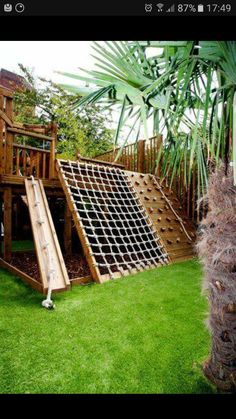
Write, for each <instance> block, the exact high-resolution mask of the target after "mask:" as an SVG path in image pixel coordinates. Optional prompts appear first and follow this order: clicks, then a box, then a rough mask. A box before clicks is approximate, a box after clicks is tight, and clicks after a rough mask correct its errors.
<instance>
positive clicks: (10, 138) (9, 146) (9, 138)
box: [5, 97, 14, 175]
mask: <svg viewBox="0 0 236 419" xmlns="http://www.w3.org/2000/svg"><path fill="white" fill-rule="evenodd" d="M6 115H7V116H8V118H9V119H10V120H11V121H12V120H13V99H12V98H10V97H8V98H7V99H6ZM13 142H14V134H13V133H12V132H9V131H8V130H7V127H6V147H5V161H6V168H5V170H6V174H10V175H11V174H12V170H13Z"/></svg>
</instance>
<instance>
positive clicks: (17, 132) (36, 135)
mask: <svg viewBox="0 0 236 419" xmlns="http://www.w3.org/2000/svg"><path fill="white" fill-rule="evenodd" d="M7 131H8V132H9V133H12V134H15V135H25V136H26V137H32V138H37V139H38V140H43V141H49V142H52V141H53V140H54V138H53V137H49V136H47V135H43V134H39V133H37V132H34V131H27V130H24V129H21V128H7Z"/></svg>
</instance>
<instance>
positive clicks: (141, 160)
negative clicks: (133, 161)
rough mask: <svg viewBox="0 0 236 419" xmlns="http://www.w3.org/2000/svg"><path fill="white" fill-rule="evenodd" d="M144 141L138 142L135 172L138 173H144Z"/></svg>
mask: <svg viewBox="0 0 236 419" xmlns="http://www.w3.org/2000/svg"><path fill="white" fill-rule="evenodd" d="M145 143H146V141H145V140H139V142H138V149H137V153H138V158H137V159H138V162H137V170H138V172H141V173H144V164H145Z"/></svg>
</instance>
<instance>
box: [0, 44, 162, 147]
mask: <svg viewBox="0 0 236 419" xmlns="http://www.w3.org/2000/svg"><path fill="white" fill-rule="evenodd" d="M91 46H92V42H91V41H0V68H4V69H6V70H9V71H12V72H15V73H19V74H20V72H19V67H18V64H23V65H24V66H25V67H28V68H29V69H30V70H33V74H34V76H38V77H43V78H46V79H47V80H52V81H53V82H55V83H59V84H60V83H62V84H63V83H65V84H73V85H76V84H80V85H83V86H84V85H85V83H84V82H81V81H77V80H75V79H69V78H67V77H64V76H61V75H59V74H57V73H56V71H63V72H69V73H73V74H76V73H79V72H80V70H79V67H81V68H85V69H86V70H91V69H93V68H94V59H93V57H92V56H91V54H92V53H93V49H92V47H91ZM155 52H156V51H155ZM80 73H81V72H80ZM82 74H83V75H84V73H82ZM118 117H119V112H118V110H114V111H113V112H112V119H113V121H112V123H111V125H110V126H111V128H113V129H115V128H116V126H117V123H118ZM149 124H150V128H149V131H150V132H151V131H152V126H151V123H150V122H149V123H148V125H149ZM129 129H130V128H129V126H126V127H124V129H123V132H122V134H123V135H121V139H120V140H121V141H122V137H123V138H126V135H127V134H128V132H129ZM143 136H144V132H143V130H142V129H141V132H140V138H142V137H143ZM135 138H136V134H135V132H133V133H132V134H131V136H130V138H129V142H133V141H135Z"/></svg>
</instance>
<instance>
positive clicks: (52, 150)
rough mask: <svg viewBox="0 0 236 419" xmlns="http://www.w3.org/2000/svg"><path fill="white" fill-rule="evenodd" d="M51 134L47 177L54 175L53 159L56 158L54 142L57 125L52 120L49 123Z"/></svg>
mask: <svg viewBox="0 0 236 419" xmlns="http://www.w3.org/2000/svg"><path fill="white" fill-rule="evenodd" d="M51 136H52V138H53V140H52V141H51V146H50V164H49V179H54V177H55V159H56V144H57V125H56V124H55V123H53V122H52V124H51Z"/></svg>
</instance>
